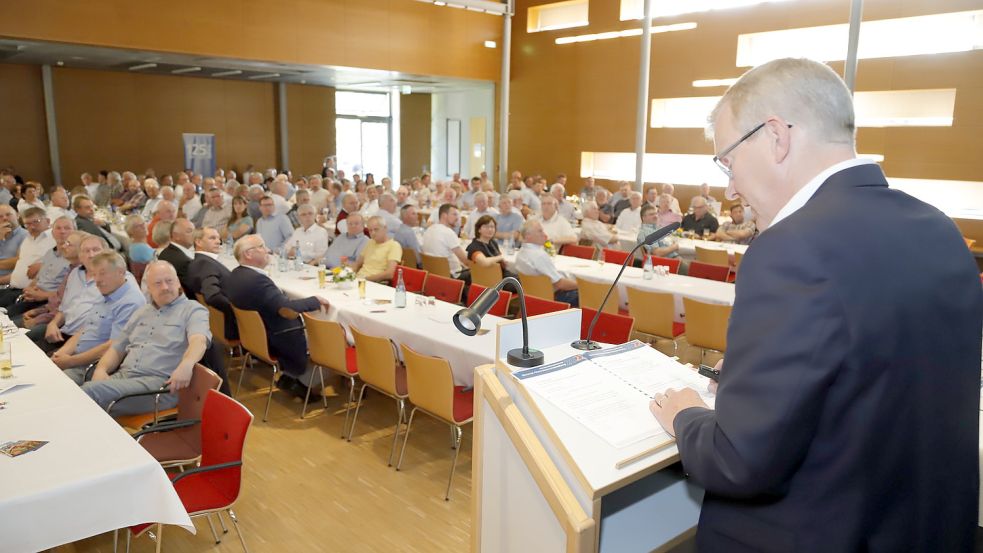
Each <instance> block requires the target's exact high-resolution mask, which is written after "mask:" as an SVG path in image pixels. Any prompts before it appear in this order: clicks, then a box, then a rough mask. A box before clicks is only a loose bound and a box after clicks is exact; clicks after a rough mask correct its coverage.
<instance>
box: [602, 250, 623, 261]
mask: <svg viewBox="0 0 983 553" xmlns="http://www.w3.org/2000/svg"><path fill="white" fill-rule="evenodd" d="M601 259H603V260H604V262H605V263H617V264H618V265H621V264H622V263H624V262H625V260H626V259H628V252H623V251H621V250H612V249H610V248H604V249H602V250H601Z"/></svg>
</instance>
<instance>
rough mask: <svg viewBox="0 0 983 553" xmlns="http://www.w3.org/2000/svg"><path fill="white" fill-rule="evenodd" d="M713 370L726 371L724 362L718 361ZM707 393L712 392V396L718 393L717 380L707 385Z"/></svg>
mask: <svg viewBox="0 0 983 553" xmlns="http://www.w3.org/2000/svg"><path fill="white" fill-rule="evenodd" d="M713 369H714V370H716V371H722V370H724V360H723V359H721V360H720V361H717V364H716V365H714V366H713ZM707 391H708V392H710V393H711V394H715V393H717V381H716V380H711V381H710V383H709V384H707Z"/></svg>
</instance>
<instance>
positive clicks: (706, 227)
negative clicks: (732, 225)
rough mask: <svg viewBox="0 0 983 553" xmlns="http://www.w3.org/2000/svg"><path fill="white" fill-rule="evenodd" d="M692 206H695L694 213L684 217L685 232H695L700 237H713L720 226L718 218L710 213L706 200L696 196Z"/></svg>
mask: <svg viewBox="0 0 983 553" xmlns="http://www.w3.org/2000/svg"><path fill="white" fill-rule="evenodd" d="M690 205H691V206H693V213H688V214H687V215H686V216H685V217H683V230H684V231H689V232H695V233H696V234H697V235H698V236H713V234H714V233H716V232H717V228H718V227H719V225H718V224H717V218H716V217H714V216H713V215H712V214H711V213H710V208H709V206H708V205H707V200H706V198H704V197H702V196H696V197H695V198H693V201H692V202H690Z"/></svg>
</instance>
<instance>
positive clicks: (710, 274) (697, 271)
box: [689, 261, 730, 282]
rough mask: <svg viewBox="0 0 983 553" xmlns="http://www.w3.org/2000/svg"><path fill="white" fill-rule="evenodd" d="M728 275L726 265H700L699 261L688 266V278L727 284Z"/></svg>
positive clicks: (728, 270)
mask: <svg viewBox="0 0 983 553" xmlns="http://www.w3.org/2000/svg"><path fill="white" fill-rule="evenodd" d="M728 273H730V267H728V266H727V265H711V264H710V263H701V262H699V261H694V262H692V263H690V264H689V276H691V277H696V278H705V279H707V280H719V281H720V282H727V274H728Z"/></svg>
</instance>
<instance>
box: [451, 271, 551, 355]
mask: <svg viewBox="0 0 983 553" xmlns="http://www.w3.org/2000/svg"><path fill="white" fill-rule="evenodd" d="M506 284H512V285H513V286H515V288H516V289H517V290H518V291H519V306H520V307H521V309H522V347H521V348H516V349H512V350H509V353H508V358H507V359H508V362H509V365H514V366H516V367H522V368H529V367H538V366H540V365H542V364H543V362H544V358H543V352H541V351H539V350H535V349H529V326H528V325H527V324H526V296H525V294H523V293H522V284H519V281H518V280H516V279H515V278H513V277H505V278H503V279H502V281H501V282H499V283H498V284H496V285H495V286H493V287H491V288H488V289H486V290H485V291H484V292H482V293H481V295H480V296H478V297H477V298H476V299H475V300H474V303H472V304H471V306H470V307H465V308H464V309H461V310H460V311H458V312H457V313H455V314H454V326H456V327H457V329H458V330H460V331H461V332H462V333H463V334H466V335H468V336H474V335H475V334H477V333H478V329H480V328H481V318H482V317H484V316H485V315H486V314H487V313H488V311H489V310H490V309H491V308H492V306H493V305H495V302H497V301H498V297H499V295H500V294H499V293H498V292H499V290H501V289H502V287H504V286H505V285H506Z"/></svg>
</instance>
